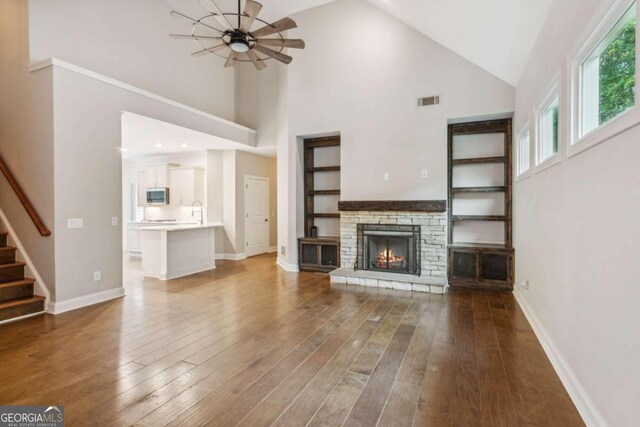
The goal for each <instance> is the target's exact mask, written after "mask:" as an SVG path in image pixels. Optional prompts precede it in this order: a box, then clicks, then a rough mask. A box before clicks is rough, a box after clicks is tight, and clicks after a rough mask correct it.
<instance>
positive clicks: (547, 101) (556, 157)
mask: <svg viewBox="0 0 640 427" xmlns="http://www.w3.org/2000/svg"><path fill="white" fill-rule="evenodd" d="M556 98H558V151H557V152H555V153H554V154H552V155H551V156H549V157H547V158H546V159H542V160H541V158H540V157H541V154H542V143H543V141H542V127H543V126H542V120H543V119H544V112H545V111H546V110H547V108H548V107H549V106H550V105H551V104H552V103H553V101H555V99H556ZM563 112H564V103H563V96H562V94H561V93H560V78H559V76H558V73H556V77H554V78H553V79H552V83H551V84H550V85H549V89H548V90H547V91H546V95H545V96H544V98H542V100H541V101H540V102H538V107H537V108H536V109H535V140H534V146H535V149H534V153H533V163H534V167H533V173H538V172H542V171H543V170H545V169H547V168H549V167H551V166H553V165H555V164H558V163H560V161H561V153H562V147H563V141H564V135H563V133H562V131H563V129H564V125H563V123H564V122H563V117H564V114H563Z"/></svg>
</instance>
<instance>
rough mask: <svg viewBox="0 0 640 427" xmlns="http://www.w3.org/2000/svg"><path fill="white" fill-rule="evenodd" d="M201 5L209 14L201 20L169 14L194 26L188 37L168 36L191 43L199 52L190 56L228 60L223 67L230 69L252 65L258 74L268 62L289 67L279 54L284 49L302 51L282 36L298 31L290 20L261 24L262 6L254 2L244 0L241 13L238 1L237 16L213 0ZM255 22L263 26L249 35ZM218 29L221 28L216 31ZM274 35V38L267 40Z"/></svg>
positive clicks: (202, 0)
mask: <svg viewBox="0 0 640 427" xmlns="http://www.w3.org/2000/svg"><path fill="white" fill-rule="evenodd" d="M200 3H201V4H202V5H203V6H204V7H205V9H207V10H208V11H209V13H210V14H209V15H206V16H204V17H202V18H200V19H194V18H190V17H189V16H187V15H184V14H182V13H180V12H176V11H173V12H171V15H172V16H177V17H180V18H184V19H186V20H188V21H190V22H191V23H192V24H193V25H192V26H191V34H170V36H171V37H173V38H176V39H190V40H194V41H195V42H196V43H197V44H198V45H199V46H200V47H201V50H199V51H197V52H193V53H192V54H191V55H193V56H202V55H206V54H214V55H217V56H220V57H223V58H226V59H227V61H226V62H225V64H224V66H225V67H233V66H234V65H235V64H236V62H252V63H253V65H254V66H255V67H256V68H257V69H258V70H262V69H264V68H265V67H266V66H267V64H266V63H265V61H266V60H267V59H270V58H273V59H275V60H276V61H280V62H282V63H284V64H290V63H291V61H292V60H293V58H292V57H290V56H289V55H286V54H284V53H282V51H283V50H284V49H285V48H294V49H304V47H305V44H304V41H302V40H300V39H285V38H284V36H283V35H282V32H283V31H287V30H291V29H293V28H296V27H297V24H296V23H295V21H294V20H293V19H291V18H283V19H281V20H279V21H276V22H274V23H272V24H270V23H268V22H266V21H263V20H262V19H260V18H258V14H259V13H260V10H262V5H261V4H260V3H258V2H257V1H252V0H246V1H245V4H244V11H242V9H241V0H238V12H237V13H235V12H231V13H223V12H222V11H221V10H220V9H219V8H218V6H217V5H216V4H215V3H214V1H213V0H200ZM236 18H237V24H236ZM232 21H233V24H232ZM256 21H257V22H260V23H262V24H264V26H262V27H260V28H258V29H256V30H253V31H252V30H251V28H252V27H253V25H254V24H255V23H256ZM220 26H221V28H218V27H220ZM212 31H213V32H214V33H213V34H212ZM273 35H276V37H267V36H273ZM271 47H274V48H276V50H274V49H271ZM260 54H262V55H260ZM244 58H248V59H244Z"/></svg>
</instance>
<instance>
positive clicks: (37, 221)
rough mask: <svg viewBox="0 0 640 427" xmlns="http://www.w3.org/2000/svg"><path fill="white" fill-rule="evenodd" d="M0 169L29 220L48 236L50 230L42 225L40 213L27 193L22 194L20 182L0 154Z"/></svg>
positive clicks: (41, 233) (43, 234) (42, 234)
mask: <svg viewBox="0 0 640 427" xmlns="http://www.w3.org/2000/svg"><path fill="white" fill-rule="evenodd" d="M0 170H2V173H3V174H4V176H5V178H7V181H8V182H9V185H10V186H11V188H13V191H14V192H15V193H16V196H18V199H20V203H22V206H24V208H25V210H26V211H27V213H28V214H29V217H31V220H32V221H33V224H34V225H35V226H36V228H37V229H38V232H39V233H40V235H41V236H45V237H46V236H50V235H51V230H49V229H48V228H47V226H46V225H44V221H42V218H40V215H38V212H36V209H35V208H34V207H33V205H32V204H31V202H30V201H29V198H28V197H27V195H26V194H24V191H22V187H20V184H18V181H16V178H15V177H14V176H13V174H12V173H11V170H9V167H8V166H7V164H6V163H5V161H4V159H3V158H2V156H0Z"/></svg>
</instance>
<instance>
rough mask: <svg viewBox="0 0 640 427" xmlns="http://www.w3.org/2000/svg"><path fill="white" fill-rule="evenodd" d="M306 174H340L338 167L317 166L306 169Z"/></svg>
mask: <svg viewBox="0 0 640 427" xmlns="http://www.w3.org/2000/svg"><path fill="white" fill-rule="evenodd" d="M307 172H311V173H313V172H340V166H318V167H315V168H309V169H307Z"/></svg>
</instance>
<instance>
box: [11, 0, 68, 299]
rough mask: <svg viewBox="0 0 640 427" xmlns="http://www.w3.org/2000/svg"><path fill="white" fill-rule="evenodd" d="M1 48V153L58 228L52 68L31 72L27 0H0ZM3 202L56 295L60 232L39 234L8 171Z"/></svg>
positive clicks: (44, 216)
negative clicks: (8, 180)
mask: <svg viewBox="0 0 640 427" xmlns="http://www.w3.org/2000/svg"><path fill="white" fill-rule="evenodd" d="M0 52H2V54H0V85H1V87H2V89H0V155H2V157H3V158H4V160H5V162H6V163H7V165H8V166H9V169H11V171H12V172H13V174H14V176H15V177H16V179H17V180H18V182H19V184H20V185H21V186H22V188H23V190H24V192H25V193H26V194H27V196H28V197H29V199H30V200H31V203H32V204H33V205H34V207H35V208H36V210H37V211H38V213H39V214H40V216H41V217H42V219H43V221H44V223H45V225H46V226H47V227H48V228H49V229H51V230H53V227H54V205H53V202H54V200H53V198H54V185H53V169H54V167H53V86H52V81H53V73H52V71H51V70H46V71H43V72H42V73H40V74H38V75H31V74H29V73H28V67H29V34H28V5H27V3H26V2H24V1H23V0H3V1H2V2H0ZM0 208H2V210H3V211H4V213H5V214H6V215H7V217H8V219H9V222H10V223H11V225H12V226H13V228H14V229H15V231H16V233H17V234H18V236H19V239H20V240H21V242H22V244H23V245H24V246H25V249H26V251H27V253H28V254H29V257H30V258H31V259H32V261H33V262H34V264H35V267H36V269H37V270H38V272H39V273H40V275H41V277H42V278H43V280H44V281H45V285H46V286H47V287H48V289H49V291H50V293H51V296H52V298H55V265H54V264H55V256H54V244H55V239H56V235H55V232H54V233H53V235H51V236H49V237H42V236H40V234H39V233H38V231H37V229H36V227H35V226H34V225H33V223H32V222H31V219H30V218H29V216H28V215H27V213H26V211H25V210H24V208H23V207H22V204H21V203H20V201H19V200H18V198H17V197H16V195H15V193H14V192H13V190H12V189H11V187H10V186H9V185H8V184H7V181H6V179H5V178H4V177H3V176H0Z"/></svg>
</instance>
